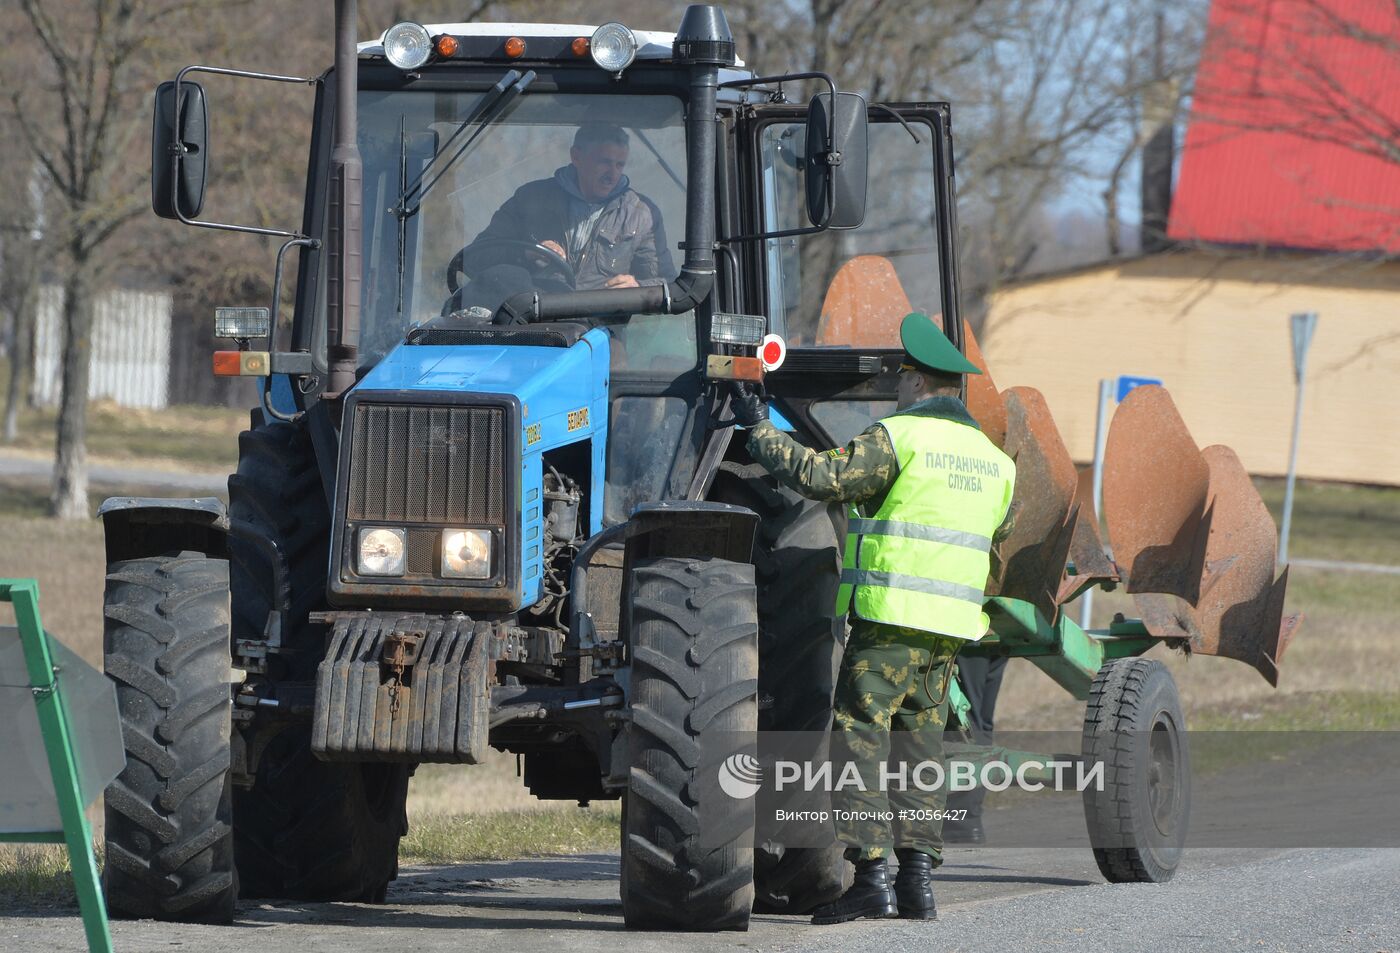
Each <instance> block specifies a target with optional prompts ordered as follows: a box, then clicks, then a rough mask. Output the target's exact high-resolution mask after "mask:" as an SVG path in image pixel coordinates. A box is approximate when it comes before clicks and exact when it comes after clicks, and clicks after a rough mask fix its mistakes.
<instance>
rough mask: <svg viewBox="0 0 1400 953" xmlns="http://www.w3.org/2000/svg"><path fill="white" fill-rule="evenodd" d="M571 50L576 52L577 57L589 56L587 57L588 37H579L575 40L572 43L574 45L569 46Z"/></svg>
mask: <svg viewBox="0 0 1400 953" xmlns="http://www.w3.org/2000/svg"><path fill="white" fill-rule="evenodd" d="M569 49H571V50H573V51H574V55H575V56H587V55H588V37H586V36H581V37H578V38H577V39H576V40H574V42H572V43H570V44H569Z"/></svg>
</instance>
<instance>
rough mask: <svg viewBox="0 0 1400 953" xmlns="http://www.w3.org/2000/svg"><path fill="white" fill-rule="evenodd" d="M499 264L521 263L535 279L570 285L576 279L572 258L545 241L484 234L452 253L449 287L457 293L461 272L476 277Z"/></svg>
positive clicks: (468, 276)
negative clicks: (521, 239)
mask: <svg viewBox="0 0 1400 953" xmlns="http://www.w3.org/2000/svg"><path fill="white" fill-rule="evenodd" d="M496 265H520V266H522V267H524V268H525V269H526V270H527V271H529V272H530V276H531V278H533V279H534V280H536V281H547V282H551V283H553V282H558V283H562V284H563V285H565V286H566V287H568V288H573V287H574V284H575V282H576V281H577V276H576V275H575V274H574V267H573V265H570V264H569V260H568V259H567V258H565V257H564V256H563V255H560V254H559V253H557V252H555V251H552V250H550V249H548V248H545V247H544V246H543V245H537V244H535V243H534V242H526V241H520V240H517V239H514V238H482V239H478V240H477V241H474V242H472V243H471V244H470V245H467V246H466V247H465V248H463V249H462V250H461V251H459V252H457V254H455V255H453V256H452V260H451V261H450V262H448V264H447V290H448V291H450V292H451V293H452V294H456V293H457V292H458V291H459V290H460V289H461V287H462V283H461V282H460V281H459V280H458V275H459V274H460V275H465V276H466V277H467V278H475V277H476V276H477V275H479V274H481V272H483V271H485V270H486V269H487V268H491V267H494V266H496Z"/></svg>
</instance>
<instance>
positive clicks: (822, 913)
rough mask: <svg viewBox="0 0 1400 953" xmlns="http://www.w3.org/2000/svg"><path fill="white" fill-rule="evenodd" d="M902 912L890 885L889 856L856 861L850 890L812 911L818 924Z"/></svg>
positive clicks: (892, 914) (872, 917)
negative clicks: (886, 860)
mask: <svg viewBox="0 0 1400 953" xmlns="http://www.w3.org/2000/svg"><path fill="white" fill-rule="evenodd" d="M897 916H899V909H898V908H897V907H896V906H895V903H894V890H892V889H891V888H890V868H889V865H888V864H887V863H886V862H885V858H883V857H877V858H876V859H874V860H858V861H856V879H855V882H854V883H852V884H851V887H850V889H849V890H847V891H846V892H845V893H843V894H842V895H841V896H840V897H838V898H837V899H836V900H833V901H832V902H831V903H824V904H822V905H821V906H820V907H817V909H816V910H813V911H812V922H813V923H815V924H818V925H822V924H827V923H845V922H846V921H847V920H859V919H861V918H862V917H866V918H868V919H872V920H883V919H885V918H887V917H897Z"/></svg>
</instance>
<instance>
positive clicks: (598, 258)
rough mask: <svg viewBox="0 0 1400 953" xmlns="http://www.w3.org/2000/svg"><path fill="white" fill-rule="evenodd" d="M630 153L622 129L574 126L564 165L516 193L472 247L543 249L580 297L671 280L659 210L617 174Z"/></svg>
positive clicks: (601, 125)
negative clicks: (564, 267) (502, 243)
mask: <svg viewBox="0 0 1400 953" xmlns="http://www.w3.org/2000/svg"><path fill="white" fill-rule="evenodd" d="M628 149H629V144H628V136H627V133H626V132H625V131H624V130H623V129H622V128H621V127H620V126H615V125H612V124H610V123H587V124H585V125H582V126H580V127H579V129H578V132H577V133H576V134H575V135H574V144H573V147H572V148H571V149H570V150H569V164H568V165H565V166H561V167H560V168H558V169H556V170H555V171H554V175H553V176H551V177H550V178H547V179H537V180H535V181H534V182H527V183H526V184H524V185H522V186H521V187H520V188H518V189H516V190H515V194H514V195H512V196H511V197H510V198H509V199H507V200H506V202H505V204H504V205H502V206H501V207H500V208H499V209H498V210H497V211H496V214H495V215H493V216H492V217H491V222H490V224H489V225H487V226H486V228H485V229H483V230H482V232H481V234H480V235H478V236H477V237H476V240H475V241H474V242H473V245H475V244H478V243H480V242H483V241H487V240H490V239H506V240H513V241H525V242H530V243H532V244H536V245H539V246H541V247H543V248H546V249H548V250H550V251H552V252H554V253H555V254H556V255H558V256H560V257H561V258H563V259H565V260H567V261H568V263H569V265H570V266H571V267H572V268H573V271H574V276H575V281H574V288H575V289H576V290H580V291H589V290H594V289H597V288H635V287H637V286H638V285H656V284H662V283H664V282H666V281H668V280H671V279H673V278H675V276H676V271H675V267H674V265H673V264H672V261H671V254H670V252H669V251H668V250H667V248H666V231H665V229H664V227H663V226H662V223H661V210H660V209H658V208H657V207H656V204H655V203H654V202H652V200H651V199H649V198H647V197H646V196H645V195H642V194H641V193H640V192H638V191H636V190H635V189H633V188H632V187H631V183H630V182H629V181H628V178H627V176H626V175H624V174H623V171H622V170H623V169H624V168H625V167H626V165H627V156H628Z"/></svg>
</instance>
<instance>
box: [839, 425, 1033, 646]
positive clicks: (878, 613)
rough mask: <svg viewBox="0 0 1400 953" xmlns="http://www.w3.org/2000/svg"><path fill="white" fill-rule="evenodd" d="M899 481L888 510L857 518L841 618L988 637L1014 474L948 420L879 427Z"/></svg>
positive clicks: (978, 439)
mask: <svg viewBox="0 0 1400 953" xmlns="http://www.w3.org/2000/svg"><path fill="white" fill-rule="evenodd" d="M881 424H882V425H883V426H884V427H885V430H886V432H887V433H888V434H889V436H890V442H891V443H892V444H893V445H894V448H895V456H896V457H897V458H898V460H899V475H898V476H897V477H896V478H895V482H894V485H893V486H891V487H890V489H889V491H888V492H887V493H886V494H885V499H884V500H883V502H882V503H881V504H880V509H879V511H878V512H877V513H874V514H873V515H870V516H866V515H864V514H861V513H860V512H858V511H856V510H855V509H854V508H853V509H852V511H851V520H850V524H849V535H848V536H847V539H846V554H845V560H844V565H843V567H842V571H841V591H840V596H839V598H838V605H837V611H838V612H840V613H844V612H846V611H847V609H848V608H852V607H853V608H854V610H855V613H856V615H858V616H859V617H860V618H862V619H868V620H870V621H872V622H884V623H888V624H890V625H900V626H907V627H909V628H915V629H922V630H925V631H929V632H936V633H939V634H941V635H948V636H953V637H955V638H960V639H969V640H975V639H980V638H981V637H982V635H983V634H984V633H985V632H986V630H987V616H986V615H985V614H984V613H983V612H982V603H983V601H984V599H983V590H984V587H985V585H986V580H987V573H988V571H989V570H990V565H991V558H990V555H989V554H990V552H991V548H992V534H993V533H995V532H996V529H997V527H998V526H1000V525H1001V522H1002V520H1003V519H1005V517H1006V512H1007V509H1008V508H1009V507H1010V505H1011V493H1012V489H1013V487H1014V484H1015V477H1016V467H1015V464H1014V463H1012V461H1011V458H1010V457H1008V456H1006V454H1004V453H1002V452H1001V451H1000V450H999V449H997V447H996V446H995V445H994V444H993V443H992V442H991V441H990V440H988V439H987V438H986V437H985V436H984V435H983V434H982V432H981V431H980V430H978V429H976V428H975V427H969V426H967V425H966V424H961V423H958V422H956V421H952V420H947V419H944V418H940V417H916V416H905V415H898V414H897V415H895V416H893V417H889V418H886V419H885V420H883V421H881Z"/></svg>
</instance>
